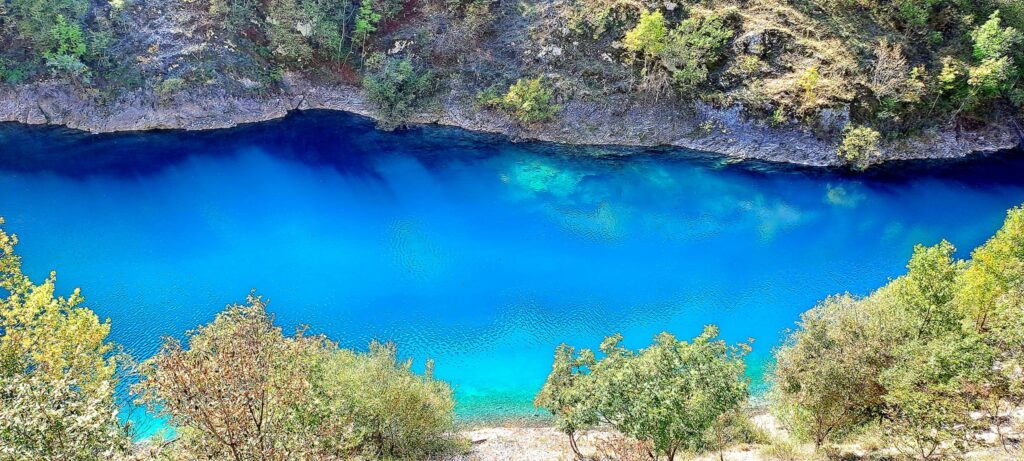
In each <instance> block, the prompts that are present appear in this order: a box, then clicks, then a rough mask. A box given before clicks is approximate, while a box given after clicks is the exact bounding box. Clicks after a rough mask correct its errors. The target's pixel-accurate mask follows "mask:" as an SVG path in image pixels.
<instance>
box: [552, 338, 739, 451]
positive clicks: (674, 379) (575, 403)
mask: <svg viewBox="0 0 1024 461" xmlns="http://www.w3.org/2000/svg"><path fill="white" fill-rule="evenodd" d="M717 336H718V329H717V328H716V327H714V326H709V327H706V328H705V329H704V332H703V333H701V334H700V335H699V336H697V337H696V338H694V339H693V340H692V341H689V342H688V341H682V340H677V339H676V338H675V337H673V336H672V335H670V334H668V333H662V334H660V335H658V336H657V337H655V338H654V343H653V344H651V345H650V346H649V347H647V348H644V349H641V350H639V351H632V350H629V349H627V348H625V347H623V346H622V345H621V344H620V342H621V341H622V337H621V336H619V335H616V336H611V337H608V338H606V339H605V340H604V342H602V343H601V353H602V355H603V357H602V358H600V359H597V358H595V355H594V353H593V352H592V351H590V350H586V349H584V350H581V351H579V352H578V353H577V352H574V351H573V349H572V348H570V347H569V346H566V345H561V346H559V347H558V349H556V351H555V361H554V364H553V366H552V370H551V374H550V375H549V376H548V378H547V381H546V382H545V384H544V387H543V388H542V389H541V391H540V392H539V393H538V394H537V398H536V400H535V404H536V405H537V406H538V407H543V408H546V409H548V410H549V411H550V412H551V413H552V415H554V416H555V418H556V421H557V425H558V428H559V429H560V430H562V431H563V432H565V433H566V434H568V435H569V440H570V444H571V446H572V448H573V450H574V452H575V453H576V454H577V455H579V450H578V448H577V446H576V437H575V435H576V433H577V432H578V431H579V430H581V429H584V428H586V427H589V426H594V425H596V424H598V423H605V424H609V425H611V426H612V427H614V428H615V429H617V430H618V431H619V432H621V433H622V434H624V435H626V436H629V437H631V438H633V439H636V440H639V441H644V442H648V443H649V445H650V447H651V449H652V450H653V452H654V453H656V454H657V455H658V456H664V457H666V458H667V459H669V460H670V461H671V460H672V459H675V456H676V455H677V454H678V453H681V452H683V451H689V452H701V451H707V450H709V449H714V448H718V447H716V446H708V442H709V441H713V440H718V438H717V437H713V436H709V433H710V432H712V431H714V430H716V429H717V428H719V427H720V426H718V424H717V423H719V422H720V421H721V420H723V419H724V418H726V417H728V416H729V415H731V414H733V413H735V412H736V411H737V410H739V409H740V407H741V405H742V404H743V403H744V402H745V400H746V398H747V392H748V390H747V386H748V382H747V379H746V377H745V376H744V374H743V371H744V363H743V357H744V356H745V355H746V353H747V352H748V351H749V350H750V346H749V345H748V344H739V345H734V346H730V345H727V344H726V343H725V342H724V341H722V340H719V339H716V337H717Z"/></svg>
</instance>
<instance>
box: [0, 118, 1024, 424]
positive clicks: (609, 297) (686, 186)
mask: <svg viewBox="0 0 1024 461" xmlns="http://www.w3.org/2000/svg"><path fill="white" fill-rule="evenodd" d="M1022 202H1024V156H1021V155H1020V154H1019V153H1004V154H1000V155H991V156H985V157H978V158H974V159H971V160H964V161H957V162H909V163H908V162H904V163H899V164H894V165H890V166H887V167H885V168H882V169H879V170H875V171H873V172H871V173H868V174H865V175H852V174H848V173H846V172H841V171H833V170H825V169H811V168H801V167H793V166H785V165H776V164H767V163H758V162H742V163H737V162H731V161H728V160H726V159H723V158H721V157H718V156H714V155H706V154H700V153H694V152H688V151H681V150H677V149H634V148H621V147H577V146H561V145H553V144H542V143H511V142H508V141H507V140H505V139H504V138H502V137H499V136H495V135H488V134H479V133H471V132H466V131H463V130H459V129H454V128H442V127H416V128H412V129H409V130H403V131H397V132H382V131H377V130H375V129H374V127H373V123H372V122H371V121H369V120H367V119H364V118H361V117H358V116H353V115H348V114H343V113H334V112H319V111H310V112H302V113H296V114H293V115H291V116H289V117H287V118H285V119H282V120H278V121H272V122H266V123H260V124H254V125H248V126H243V127H239V128H233V129H227V130H217V131H208V132H181V131H165V132H146V133H121V134H104V135H90V134H85V133H81V132H76V131H72V130H67V129H61V128H54V127H38V126H23V125H17V124H0V216H3V217H5V218H6V220H7V225H6V228H7V230H8V231H11V232H14V233H17V234H18V235H19V237H20V239H21V241H22V243H21V244H20V245H19V252H20V254H21V255H22V256H23V258H24V263H25V268H26V271H27V272H28V273H29V274H30V275H31V276H32V277H33V278H34V279H35V280H40V279H42V278H44V277H45V276H46V274H47V273H48V272H49V271H50V270H56V271H57V273H58V289H59V291H60V292H62V293H68V292H70V290H71V289H72V288H74V287H81V289H82V292H83V294H84V295H85V297H86V300H87V305H88V306H90V307H92V308H93V309H94V310H95V311H96V312H97V313H98V314H99V315H100V316H101V317H108V318H110V319H111V321H112V324H113V327H112V333H111V336H112V339H113V340H115V341H117V342H118V343H120V344H123V345H124V346H126V347H127V348H128V349H129V350H131V351H132V352H133V353H134V354H135V355H137V356H138V357H140V358H144V357H147V356H149V355H151V354H152V353H154V352H155V351H156V350H157V348H158V346H159V344H160V338H161V337H162V336H180V335H181V334H182V333H183V332H184V331H186V330H188V329H190V328H194V327H195V326H197V325H199V324H202V323H206V322H209V321H210V320H212V318H213V316H214V314H215V313H216V312H218V311H219V310H220V309H222V308H223V307H224V306H225V305H226V304H229V303H238V302H243V301H244V300H245V296H246V294H247V293H249V291H250V290H251V289H256V290H257V291H258V292H259V293H260V294H262V295H264V296H265V297H267V298H269V299H270V305H269V310H270V311H271V312H272V313H273V314H274V315H275V316H276V319H277V321H278V323H280V324H281V325H283V326H285V328H286V329H291V328H292V327H294V326H297V325H303V324H304V325H309V326H310V327H311V329H312V331H314V332H318V333H325V334H327V335H328V336H330V337H331V338H333V339H335V340H337V341H339V342H341V344H343V345H345V346H349V347H355V348H365V347H366V344H367V343H368V342H369V341H370V340H371V339H374V338H377V339H389V340H394V341H396V342H397V344H398V346H399V352H400V353H401V354H402V355H404V356H408V357H412V358H414V359H415V363H416V366H417V367H422V366H423V362H424V360H425V359H426V358H432V359H434V360H435V361H436V372H437V374H438V376H439V377H441V378H443V379H446V380H448V381H450V382H451V383H452V384H453V385H454V386H455V389H456V397H457V399H458V408H457V411H458V413H459V416H460V417H461V418H463V419H479V418H486V419H494V418H518V417H533V416H535V415H538V414H540V412H538V411H537V410H534V409H533V408H532V405H531V401H532V397H533V394H534V393H535V392H536V391H537V390H538V388H539V387H540V385H541V383H542V382H543V379H544V377H545V375H546V374H547V372H548V370H549V367H550V362H551V357H552V352H553V350H554V348H555V346H556V345H557V344H558V343H560V342H567V343H569V344H572V345H575V346H578V347H596V346H597V345H598V344H599V343H600V341H601V339H602V338H603V337H604V336H606V335H610V334H613V333H622V334H623V335H624V336H625V338H626V340H625V344H626V345H628V346H632V347H641V346H644V345H646V344H648V343H649V341H650V340H651V338H652V337H653V336H654V335H655V334H656V333H658V332H661V331H669V332H672V333H674V334H676V335H677V336H680V337H691V336H694V335H696V334H698V333H699V332H700V330H701V327H702V326H703V325H704V324H708V323H715V324H718V325H719V327H720V328H721V331H722V335H723V336H724V337H725V338H726V339H728V340H730V341H739V340H744V339H746V338H748V337H752V338H754V339H755V340H756V342H755V348H754V352H753V353H752V355H751V357H750V375H751V377H752V378H753V379H754V382H755V384H759V383H760V382H761V381H760V379H761V375H762V368H763V366H764V365H765V363H767V361H768V360H769V358H770V352H771V348H772V347H774V346H775V345H777V344H778V342H779V340H780V338H781V334H782V332H783V331H784V330H785V329H786V328H790V327H792V326H793V325H794V322H795V321H796V320H797V319H798V317H799V314H800V313H801V312H803V311H805V310H807V309H809V308H811V307H813V306H814V304H815V303H816V302H817V301H819V300H821V299H823V298H824V297H826V296H828V295H830V294H833V293H839V292H845V291H849V292H851V293H855V294H866V293H868V292H869V291H870V290H871V289H873V288H876V287H878V286H880V285H882V284H884V283H885V282H886V281H887V280H888V279H889V278H892V277H896V276H899V275H900V274H901V273H903V272H904V265H905V264H906V261H907V258H908V257H909V256H910V254H911V252H912V249H913V246H914V245H915V244H918V243H923V244H934V243H937V242H939V241H940V240H942V239H946V240H949V241H950V242H952V243H953V244H954V245H956V246H957V248H958V249H959V253H958V254H959V255H960V256H962V257H966V256H968V254H969V251H970V250H971V249H972V248H974V247H975V246H977V245H979V244H981V243H982V242H984V241H985V239H987V238H988V237H989V236H990V235H991V234H992V233H993V232H994V231H995V230H996V229H998V227H999V225H1000V224H1001V222H1002V219H1003V217H1004V215H1005V212H1006V210H1007V209H1009V208H1011V207H1014V206H1017V205H1019V204H1021V203H1022Z"/></svg>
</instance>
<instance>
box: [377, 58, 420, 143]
mask: <svg viewBox="0 0 1024 461" xmlns="http://www.w3.org/2000/svg"><path fill="white" fill-rule="evenodd" d="M367 67H368V68H369V69H370V73H369V74H367V75H366V77H364V78H363V88H365V89H366V96H367V98H368V99H369V100H370V102H372V103H373V104H374V105H376V106H377V111H378V115H379V116H380V125H381V127H383V128H385V129H394V128H396V127H398V126H401V125H402V124H403V123H405V121H406V120H407V119H408V118H409V117H410V116H411V115H413V113H414V112H415V111H416V109H417V108H419V107H421V106H422V105H423V103H424V100H425V99H426V97H427V96H428V95H429V94H430V93H431V83H432V80H433V77H432V76H431V74H430V73H429V72H422V71H418V70H417V69H416V68H415V67H414V66H413V64H412V61H411V60H410V59H408V58H405V59H399V58H394V57H389V58H385V57H384V56H383V55H374V56H373V57H371V58H370V59H369V60H368V62H367Z"/></svg>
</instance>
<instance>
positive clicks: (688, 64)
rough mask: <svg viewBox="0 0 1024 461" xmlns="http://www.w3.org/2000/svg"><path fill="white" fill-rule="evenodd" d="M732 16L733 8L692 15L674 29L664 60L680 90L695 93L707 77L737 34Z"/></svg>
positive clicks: (664, 52) (664, 53)
mask: <svg viewBox="0 0 1024 461" xmlns="http://www.w3.org/2000/svg"><path fill="white" fill-rule="evenodd" d="M731 18H732V12H731V11H730V12H726V13H724V14H711V15H707V16H698V17H691V18H687V19H685V20H683V21H682V22H681V23H679V26H678V27H676V28H675V29H674V30H672V33H671V34H670V36H669V38H670V40H669V42H668V45H667V47H666V48H665V50H664V51H663V52H662V54H663V55H664V57H663V63H664V66H665V68H667V69H668V71H669V73H670V74H671V75H672V79H673V81H674V82H675V84H676V87H677V88H678V89H679V90H680V91H682V92H683V93H692V92H693V91H695V90H696V89H697V88H698V87H699V86H700V85H702V84H704V82H706V81H707V80H708V75H709V73H710V68H711V66H712V65H714V64H715V63H717V62H718V61H719V60H720V59H721V55H720V54H721V51H722V49H723V48H724V47H725V45H726V44H727V43H729V40H730V39H732V36H733V34H734V33H735V32H734V31H733V28H732V26H730V25H729V22H730V20H731Z"/></svg>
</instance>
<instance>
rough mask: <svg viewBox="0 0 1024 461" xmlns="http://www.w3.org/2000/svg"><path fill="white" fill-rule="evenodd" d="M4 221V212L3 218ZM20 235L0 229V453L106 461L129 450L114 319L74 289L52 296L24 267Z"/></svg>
mask: <svg viewBox="0 0 1024 461" xmlns="http://www.w3.org/2000/svg"><path fill="white" fill-rule="evenodd" d="M2 224H3V220H2V219H0V225H2ZM17 243H18V239H17V236H15V235H11V234H7V233H5V232H4V231H3V230H2V229H0V292H2V293H6V297H4V298H0V460H7V459H10V460H21V459H42V460H83V461H86V460H100V459H107V458H109V457H110V456H112V455H113V454H116V453H121V452H124V451H125V450H127V448H128V445H129V438H128V435H127V431H128V427H127V426H125V425H123V424H122V423H121V422H120V421H119V420H118V418H117V409H116V408H117V407H116V405H115V402H114V389H115V387H116V386H117V382H118V380H117V376H116V374H115V372H116V371H117V360H116V358H115V355H114V353H113V352H114V349H113V345H112V344H111V343H109V342H108V341H107V334H108V333H109V332H110V324H109V322H101V321H100V320H99V318H98V317H97V316H96V314H95V313H93V311H92V310H90V309H88V308H86V307H84V306H82V305H81V304H82V302H83V301H84V299H83V298H82V296H81V294H80V293H79V291H78V290H77V289H76V290H75V291H74V292H73V293H72V294H71V296H69V297H67V298H64V297H54V285H55V283H56V276H55V275H54V274H53V273H51V274H50V276H49V277H48V278H47V279H46V280H45V281H44V282H43V283H42V284H39V285H36V284H34V283H32V281H31V280H29V278H28V277H27V276H26V275H25V274H24V273H22V271H21V259H20V257H18V255H17V254H15V252H14V247H15V245H17Z"/></svg>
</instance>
